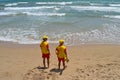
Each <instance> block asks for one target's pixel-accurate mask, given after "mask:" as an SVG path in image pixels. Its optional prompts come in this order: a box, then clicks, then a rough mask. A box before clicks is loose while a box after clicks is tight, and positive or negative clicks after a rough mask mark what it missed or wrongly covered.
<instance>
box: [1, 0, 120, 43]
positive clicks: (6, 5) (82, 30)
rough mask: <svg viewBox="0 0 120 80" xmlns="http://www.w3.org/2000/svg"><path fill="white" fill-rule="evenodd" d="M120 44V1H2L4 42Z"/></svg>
mask: <svg viewBox="0 0 120 80" xmlns="http://www.w3.org/2000/svg"><path fill="white" fill-rule="evenodd" d="M43 35H47V36H48V37H49V38H48V41H49V43H58V41H59V39H64V40H65V43H66V45H81V44H117V45H120V0H0V41H11V42H17V43H19V44H38V43H40V41H41V40H42V36H43Z"/></svg>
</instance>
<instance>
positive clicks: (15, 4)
mask: <svg viewBox="0 0 120 80" xmlns="http://www.w3.org/2000/svg"><path fill="white" fill-rule="evenodd" d="M17 5H18V3H9V4H5V6H17Z"/></svg>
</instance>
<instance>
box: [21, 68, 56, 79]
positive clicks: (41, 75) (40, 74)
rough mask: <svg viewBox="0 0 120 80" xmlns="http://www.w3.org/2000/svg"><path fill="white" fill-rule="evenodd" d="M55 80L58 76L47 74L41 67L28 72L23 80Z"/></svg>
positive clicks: (52, 73) (51, 73)
mask: <svg viewBox="0 0 120 80" xmlns="http://www.w3.org/2000/svg"><path fill="white" fill-rule="evenodd" d="M57 78H58V76H57V74H56V73H55V72H49V71H46V69H44V68H42V67H36V68H33V69H32V70H29V71H28V73H26V74H25V76H24V78H23V80H57Z"/></svg>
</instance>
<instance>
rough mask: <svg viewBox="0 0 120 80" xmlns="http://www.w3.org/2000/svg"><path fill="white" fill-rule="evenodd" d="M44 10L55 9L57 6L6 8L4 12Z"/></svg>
mask: <svg viewBox="0 0 120 80" xmlns="http://www.w3.org/2000/svg"><path fill="white" fill-rule="evenodd" d="M44 8H55V6H41V7H40V6H38V7H6V8H5V9H4V10H37V9H44Z"/></svg>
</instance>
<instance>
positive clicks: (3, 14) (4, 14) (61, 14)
mask: <svg viewBox="0 0 120 80" xmlns="http://www.w3.org/2000/svg"><path fill="white" fill-rule="evenodd" d="M10 15H13V16H15V15H28V16H29V15H30V16H65V15H66V14H65V13H38V12H37V13H35V12H20V13H19V12H16V13H15V12H0V16H10Z"/></svg>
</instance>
